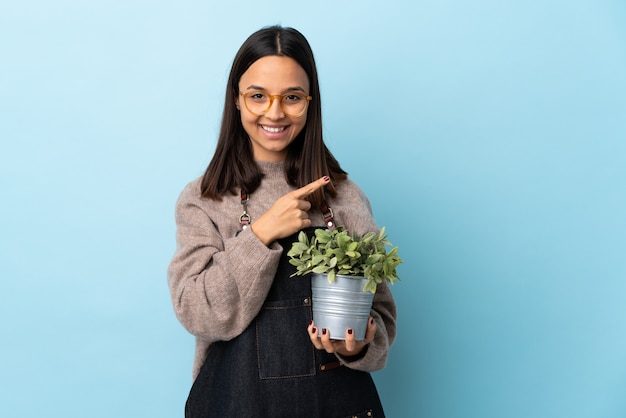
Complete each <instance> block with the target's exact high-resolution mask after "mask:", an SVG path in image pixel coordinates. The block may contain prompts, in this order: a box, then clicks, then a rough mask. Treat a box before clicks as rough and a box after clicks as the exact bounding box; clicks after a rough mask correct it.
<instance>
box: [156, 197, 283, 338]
mask: <svg viewBox="0 0 626 418" xmlns="http://www.w3.org/2000/svg"><path fill="white" fill-rule="evenodd" d="M281 252H282V249H281V248H280V246H278V244H272V246H271V247H270V248H268V247H266V246H265V245H263V243H262V242H261V241H259V239H258V238H257V237H256V236H255V235H254V234H253V233H252V231H251V230H250V228H248V229H246V230H244V231H242V232H241V233H240V234H239V235H238V236H236V237H229V238H224V237H222V236H221V234H220V231H219V229H218V227H217V226H216V223H215V221H214V220H212V219H210V217H209V215H208V214H207V212H206V210H205V209H204V205H203V204H202V202H201V201H200V198H199V197H196V196H194V194H193V193H192V192H191V190H190V188H189V187H188V188H187V189H185V190H184V191H183V193H181V196H180V197H179V199H178V201H177V204H176V252H175V254H174V256H173V258H172V261H171V262H170V265H169V267H168V284H169V289H170V295H171V298H172V303H173V306H174V311H175V313H176V316H177V318H178V320H179V321H180V322H181V324H182V325H183V326H184V327H185V328H186V329H187V330H188V331H189V332H190V333H191V334H193V335H195V336H196V337H198V338H200V339H202V340H204V341H206V342H209V343H211V342H215V341H221V340H231V339H233V338H234V337H236V336H237V335H239V334H241V333H242V332H243V331H244V330H245V329H246V327H247V326H248V325H249V324H250V322H251V321H252V320H253V318H254V317H255V316H256V315H257V313H258V312H259V310H260V309H261V306H262V304H263V301H264V300H265V297H266V296H267V293H268V291H269V289H270V287H271V284H272V281H273V278H274V275H275V273H276V269H277V267H278V262H279V260H280V255H281Z"/></svg>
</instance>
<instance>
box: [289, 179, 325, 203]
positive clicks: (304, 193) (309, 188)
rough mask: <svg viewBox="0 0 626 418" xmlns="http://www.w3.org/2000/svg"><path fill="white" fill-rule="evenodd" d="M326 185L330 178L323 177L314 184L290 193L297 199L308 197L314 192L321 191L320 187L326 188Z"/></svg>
mask: <svg viewBox="0 0 626 418" xmlns="http://www.w3.org/2000/svg"><path fill="white" fill-rule="evenodd" d="M328 183H330V177H328V176H324V177H322V178H319V179H317V180H315V181H314V182H311V183H309V184H307V185H306V186H304V187H301V188H299V189H297V190H294V191H293V192H292V193H293V194H294V195H295V196H296V197H297V198H302V197H305V196H308V195H310V194H311V193H313V192H314V191H316V190H319V189H321V188H322V187H324V186H326V185H327V184H328Z"/></svg>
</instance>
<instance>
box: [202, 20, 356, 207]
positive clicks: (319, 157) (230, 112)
mask: <svg viewBox="0 0 626 418" xmlns="http://www.w3.org/2000/svg"><path fill="white" fill-rule="evenodd" d="M270 55H278V56H283V57H289V58H292V59H294V60H295V61H296V62H297V63H298V64H300V66H301V67H302V68H303V69H304V72H305V73H306V75H307V76H308V78H309V84H310V92H309V95H310V96H311V97H312V100H311V101H310V102H309V107H308V109H307V120H306V124H305V126H304V128H303V129H302V131H301V132H300V133H299V134H298V136H297V137H296V138H295V139H294V140H293V142H292V143H291V144H290V145H289V147H288V149H287V157H286V159H285V179H286V180H287V182H288V183H289V184H291V185H292V186H294V187H303V186H305V185H307V184H308V183H310V182H312V181H314V180H317V179H319V178H320V177H322V176H325V175H328V176H330V178H331V180H332V181H331V182H330V183H329V184H328V185H327V186H326V187H325V188H324V189H320V190H318V191H317V192H315V193H313V194H311V195H309V196H308V199H309V201H310V202H311V203H312V204H313V205H314V206H318V207H319V206H320V205H321V203H322V201H323V200H324V195H325V193H327V194H329V195H330V196H333V197H335V196H336V195H337V190H336V189H335V187H334V183H338V182H340V181H342V180H345V179H346V178H347V173H346V172H345V171H343V169H342V168H341V167H340V165H339V163H338V162H337V160H336V159H335V157H333V155H332V154H331V153H330V151H329V150H328V148H327V147H326V145H325V144H324V140H323V138H322V103H321V100H320V89H319V82H318V78H317V68H316V66H315V59H314V58H313V51H312V50H311V46H310V45H309V43H308V41H307V40H306V38H305V37H304V36H303V35H302V34H301V33H300V32H298V31H297V30H295V29H293V28H283V27H281V26H270V27H266V28H263V29H261V30H259V31H257V32H255V33H253V34H252V35H250V37H249V38H248V39H247V40H246V41H245V42H244V43H243V45H242V46H241V48H239V51H238V52H237V55H236V56H235V59H234V60H233V65H232V68H231V70H230V75H229V77H228V85H227V86H226V95H225V101H224V113H223V115H222V126H221V129H220V134H219V138H218V141H217V148H216V151H215V154H214V155H213V158H212V159H211V162H210V163H209V166H208V167H207V169H206V171H205V172H204V176H203V177H202V183H201V194H202V196H203V197H205V198H209V199H214V200H221V198H222V196H223V195H224V194H226V193H233V194H236V193H238V191H239V190H238V189H239V188H242V189H244V190H245V191H247V192H248V193H254V191H255V190H256V189H257V188H258V187H259V185H260V184H261V180H262V178H263V174H262V173H261V171H260V170H259V168H258V166H257V164H256V162H255V161H254V157H253V153H252V146H251V144H250V139H249V137H248V135H247V133H246V132H245V130H244V128H243V125H242V124H241V118H240V115H239V112H238V111H237V110H236V108H235V100H236V98H237V97H238V95H239V80H240V79H241V76H242V75H243V74H244V73H245V72H246V71H247V70H248V68H250V66H251V65H252V64H253V63H254V62H255V61H257V60H258V59H260V58H263V57H266V56H270Z"/></svg>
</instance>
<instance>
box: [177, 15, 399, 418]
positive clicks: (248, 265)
mask: <svg viewBox="0 0 626 418" xmlns="http://www.w3.org/2000/svg"><path fill="white" fill-rule="evenodd" d="M329 207H330V208H332V209H329ZM333 222H334V223H336V224H337V225H342V226H344V227H345V228H346V229H347V230H349V231H351V232H353V233H356V234H364V233H365V232H368V231H373V230H378V227H377V225H376V223H375V221H374V218H373V216H372V212H371V208H370V205H369V202H368V200H367V198H366V196H365V195H364V194H363V192H362V191H361V190H360V189H359V188H358V186H356V185H355V184H354V183H353V182H352V181H351V180H349V179H348V177H347V174H346V172H345V171H343V170H342V169H341V167H340V165H339V163H338V162H337V161H336V160H335V158H334V157H333V156H332V155H331V153H330V152H329V151H328V149H327V148H326V146H325V145H324V141H323V139H322V120H321V103H320V92H319V85H318V79H317V70H316V67H315V61H314V58H313V53H312V51H311V48H310V46H309V44H308V42H307V40H306V39H305V38H304V36H302V34H300V33H299V32H298V31H296V30H294V29H291V28H282V27H279V26H274V27H268V28H264V29H261V30H259V31H258V32H256V33H254V34H252V35H251V36H250V37H249V38H248V39H247V40H246V41H245V42H244V44H243V45H242V46H241V48H240V50H239V52H238V53H237V55H236V57H235V59H234V62H233V65H232V69H231V72H230V76H229V80H228V85H227V88H226V100H225V105H224V114H223V119H222V127H221V131H220V136H219V139H218V143H217V149H216V152H215V155H214V156H213V159H212V160H211V162H210V164H209V166H208V168H207V169H206V172H205V173H204V175H203V176H202V177H201V178H198V179H196V180H195V181H192V182H191V183H189V184H188V185H187V187H186V188H185V189H184V190H183V191H182V193H181V195H180V197H179V199H178V202H177V205H176V224H177V235H176V236H177V249H176V253H175V254H174V257H173V259H172V261H171V263H170V266H169V269H168V282H169V287H170V291H171V296H172V301H173V304H174V308H175V312H176V315H177V317H178V319H179V320H180V322H181V323H182V324H183V325H184V326H185V328H186V329H187V330H188V331H189V332H191V333H192V334H193V335H195V337H196V354H195V361H194V368H193V378H194V384H193V386H192V388H191V391H190V394H189V398H188V399H187V405H186V410H185V414H186V416H187V417H208V416H215V417H240V416H242V417H243V416H246V417H272V418H274V417H283V416H289V417H293V416H303V417H344V416H375V417H379V416H384V413H383V410H382V406H381V404H380V401H379V398H378V394H377V392H376V388H375V386H374V383H373V381H372V379H371V376H370V374H369V372H370V371H374V370H379V369H381V368H383V367H384V365H385V363H386V360H387V354H388V350H389V347H390V345H391V343H392V342H393V340H394V338H395V332H396V331H395V316H396V309H395V303H394V301H393V298H392V295H391V293H390V291H389V289H388V287H387V285H386V284H385V283H383V284H381V285H379V287H378V289H377V292H376V295H375V299H374V304H373V307H372V311H371V318H370V321H369V323H368V328H367V332H366V337H365V340H364V341H355V339H354V335H353V333H352V330H350V329H348V330H346V334H345V336H342V337H344V338H345V339H342V340H338V339H333V336H331V335H329V333H328V332H326V330H321V331H322V333H321V334H322V336H321V337H318V330H317V327H316V326H315V324H314V323H313V321H312V320H311V318H312V314H311V303H310V301H311V289H310V279H308V278H307V277H305V278H301V277H296V278H290V275H291V273H292V272H293V267H292V266H291V265H289V263H288V260H287V257H286V254H285V253H286V252H287V250H288V249H289V247H290V245H291V243H292V242H293V241H295V240H296V235H297V233H298V231H300V230H302V229H307V228H309V229H310V228H313V227H324V226H333ZM307 331H308V335H307Z"/></svg>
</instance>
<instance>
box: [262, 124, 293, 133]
mask: <svg viewBox="0 0 626 418" xmlns="http://www.w3.org/2000/svg"><path fill="white" fill-rule="evenodd" d="M261 128H263V130H264V131H266V132H270V133H273V134H277V133H279V132H282V131H284V130H285V129H286V128H287V127H286V126H280V127H272V126H265V125H261Z"/></svg>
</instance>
